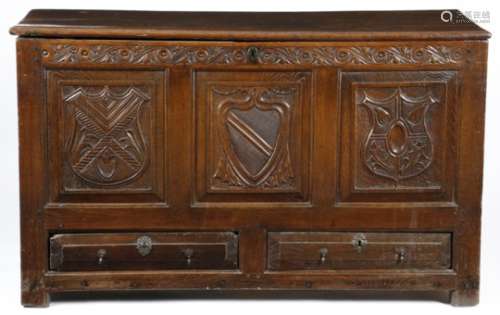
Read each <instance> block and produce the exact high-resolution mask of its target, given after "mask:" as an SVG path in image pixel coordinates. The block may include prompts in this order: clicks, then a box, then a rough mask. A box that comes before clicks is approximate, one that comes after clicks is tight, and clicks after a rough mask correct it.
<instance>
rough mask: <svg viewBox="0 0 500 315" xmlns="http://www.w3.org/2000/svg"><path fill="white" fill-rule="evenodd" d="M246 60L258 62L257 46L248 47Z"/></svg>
mask: <svg viewBox="0 0 500 315" xmlns="http://www.w3.org/2000/svg"><path fill="white" fill-rule="evenodd" d="M247 54H248V61H249V62H250V63H257V62H259V49H258V48H257V47H249V48H248V50H247Z"/></svg>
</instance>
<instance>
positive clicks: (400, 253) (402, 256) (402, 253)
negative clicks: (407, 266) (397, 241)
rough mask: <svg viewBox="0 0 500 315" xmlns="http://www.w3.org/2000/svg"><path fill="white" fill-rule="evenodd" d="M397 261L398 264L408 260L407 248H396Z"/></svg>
mask: <svg viewBox="0 0 500 315" xmlns="http://www.w3.org/2000/svg"><path fill="white" fill-rule="evenodd" d="M396 261H397V263H398V264H402V263H404V262H405V261H406V250H405V249H404V248H398V249H396Z"/></svg>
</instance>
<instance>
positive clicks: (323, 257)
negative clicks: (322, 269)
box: [319, 247, 328, 265]
mask: <svg viewBox="0 0 500 315" xmlns="http://www.w3.org/2000/svg"><path fill="white" fill-rule="evenodd" d="M326 255H328V248H325V247H323V248H321V249H320V250H319V261H320V262H321V264H322V265H323V264H324V263H325V262H326Z"/></svg>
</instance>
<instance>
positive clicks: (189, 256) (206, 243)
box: [50, 232, 238, 271]
mask: <svg viewBox="0 0 500 315" xmlns="http://www.w3.org/2000/svg"><path fill="white" fill-rule="evenodd" d="M237 267H238V236H237V235H236V234H234V233H230V232H225V233H211V232H199V233H144V234H140V233H100V234H56V235H54V236H52V237H51V238H50V270H53V271H95V270H101V271H103V270H169V269H237Z"/></svg>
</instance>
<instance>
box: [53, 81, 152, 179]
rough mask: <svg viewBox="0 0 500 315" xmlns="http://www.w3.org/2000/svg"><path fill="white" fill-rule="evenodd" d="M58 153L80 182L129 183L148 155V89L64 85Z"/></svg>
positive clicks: (140, 170)
mask: <svg viewBox="0 0 500 315" xmlns="http://www.w3.org/2000/svg"><path fill="white" fill-rule="evenodd" d="M63 89H64V91H63V92H64V94H63V98H64V101H63V108H64V113H65V117H64V122H65V127H67V128H66V130H65V133H64V137H65V139H64V143H65V148H64V154H65V155H66V156H67V157H68V159H67V161H66V163H67V164H68V167H69V168H71V170H72V171H73V172H74V173H75V174H76V175H77V176H79V177H81V178H82V179H83V181H85V182H87V183H88V184H92V185H95V186H104V187H112V186H115V185H120V184H122V183H125V182H128V181H133V180H134V178H136V177H137V176H139V175H140V174H141V173H142V171H144V169H145V168H146V165H147V163H148V162H149V155H150V152H149V151H150V149H151V148H150V147H149V141H150V139H149V138H150V137H151V134H150V132H149V131H150V130H151V126H150V125H151V120H150V119H144V117H145V116H146V113H145V112H146V111H148V108H147V107H148V106H149V101H150V99H151V91H149V89H144V90H143V89H141V87H139V86H113V87H109V86H74V85H67V86H64V88H63Z"/></svg>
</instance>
